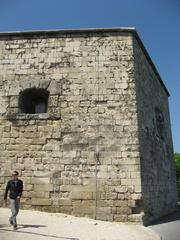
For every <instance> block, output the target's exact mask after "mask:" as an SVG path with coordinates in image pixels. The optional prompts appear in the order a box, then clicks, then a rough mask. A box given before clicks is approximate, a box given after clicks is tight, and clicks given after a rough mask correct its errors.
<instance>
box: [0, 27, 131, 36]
mask: <svg viewBox="0 0 180 240" xmlns="http://www.w3.org/2000/svg"><path fill="white" fill-rule="evenodd" d="M132 31H135V28H134V27H114V28H78V29H76V28H70V29H49V30H29V31H9V32H0V36H18V35H31V34H37V35H39V34H42V33H44V34H53V33H91V32H132Z"/></svg>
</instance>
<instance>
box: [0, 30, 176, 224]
mask: <svg viewBox="0 0 180 240" xmlns="http://www.w3.org/2000/svg"><path fill="white" fill-rule="evenodd" d="M168 96H169V93H168V91H167V89H166V87H165V85H164V84H163V82H162V80H161V78H160V76H159V74H158V72H157V70H156V68H155V66H154V64H153V63H152V60H151V58H150V57H149V55H148V53H147V51H146V50H145V48H144V46H143V44H142V42H141V40H140V38H139V36H138V34H137V32H136V30H135V29H133V28H118V29H79V30H54V31H34V32H12V33H9V32H8V33H0V123H1V124H0V143H1V144H0V150H1V154H0V166H1V170H0V204H1V206H3V193H4V188H5V185H6V183H7V181H8V179H9V177H10V174H11V170H18V171H19V172H20V177H21V179H22V180H23V181H24V185H25V186H24V196H23V199H22V207H23V208H26V209H27V208H33V209H40V210H44V211H53V212H62V213H67V214H73V215H75V216H87V217H91V218H96V219H101V220H108V221H137V222H142V223H144V224H147V223H148V222H150V221H152V220H154V219H156V218H158V217H160V216H162V215H164V214H167V213H169V212H171V211H173V210H174V209H175V208H176V203H177V194H176V179H175V166H174V161H173V146H172V136H171V128H170V118H169V109H168Z"/></svg>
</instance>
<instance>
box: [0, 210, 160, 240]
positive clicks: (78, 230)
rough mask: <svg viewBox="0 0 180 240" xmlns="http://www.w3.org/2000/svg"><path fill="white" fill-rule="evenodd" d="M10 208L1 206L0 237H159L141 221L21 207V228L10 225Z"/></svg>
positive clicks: (145, 239) (128, 239)
mask: <svg viewBox="0 0 180 240" xmlns="http://www.w3.org/2000/svg"><path fill="white" fill-rule="evenodd" d="M9 213H10V210H9V209H7V208H0V240H10V239H13V240H46V239H47V240H51V239H53V240H55V239H59V240H125V239H126V240H159V239H160V238H159V237H158V236H157V235H156V234H155V233H154V232H153V231H151V230H150V229H148V228H145V227H143V226H139V225H130V224H120V223H110V222H104V221H96V220H92V219H88V218H77V217H73V216H70V215H66V214H60V213H45V212H39V211H30V210H20V213H19V215H18V224H19V226H18V230H17V231H13V230H12V226H10V225H9V222H8V217H9Z"/></svg>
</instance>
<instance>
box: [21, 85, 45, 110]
mask: <svg viewBox="0 0 180 240" xmlns="http://www.w3.org/2000/svg"><path fill="white" fill-rule="evenodd" d="M48 97H49V92H48V91H47V90H46V89H43V88H27V89H25V90H24V91H21V92H20V94H19V107H20V109H21V111H22V112H23V113H30V114H35V113H46V112H47V104H48Z"/></svg>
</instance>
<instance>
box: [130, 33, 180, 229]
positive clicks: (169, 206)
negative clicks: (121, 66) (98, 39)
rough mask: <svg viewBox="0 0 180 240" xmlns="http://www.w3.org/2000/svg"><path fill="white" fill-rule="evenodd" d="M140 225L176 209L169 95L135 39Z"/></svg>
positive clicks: (137, 39) (138, 40)
mask: <svg viewBox="0 0 180 240" xmlns="http://www.w3.org/2000/svg"><path fill="white" fill-rule="evenodd" d="M133 55H134V79H135V82H136V83H135V86H136V103H137V113H138V138H139V152H140V167H141V182H142V200H143V209H144V216H143V225H145V226H146V225H148V224H150V223H151V222H153V221H155V220H156V219H158V218H160V217H162V216H164V215H168V214H169V213H171V212H173V211H175V210H176V209H177V188H176V187H177V186H176V178H175V176H176V174H175V167H174V162H173V143H172V134H171V127H170V115H169V106H168V96H169V93H168V91H167V89H166V87H165V85H164V84H163V82H162V80H161V78H160V76H159V74H158V72H157V70H156V68H155V67H154V64H153V63H152V60H151V59H150V57H149V55H148V53H147V52H146V49H145V48H144V46H143V44H142V42H141V40H140V39H139V37H138V36H134V38H133Z"/></svg>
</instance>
